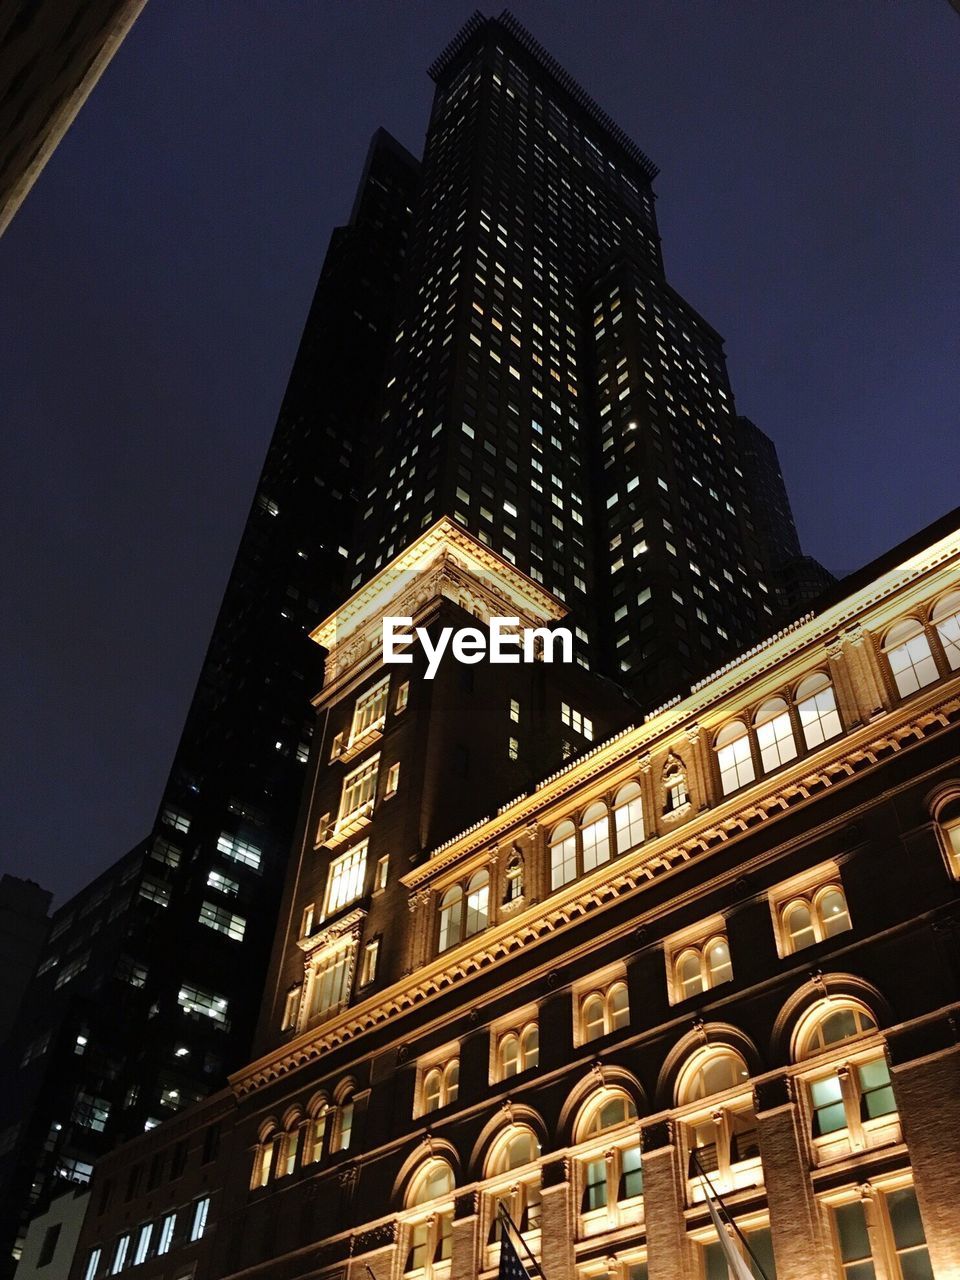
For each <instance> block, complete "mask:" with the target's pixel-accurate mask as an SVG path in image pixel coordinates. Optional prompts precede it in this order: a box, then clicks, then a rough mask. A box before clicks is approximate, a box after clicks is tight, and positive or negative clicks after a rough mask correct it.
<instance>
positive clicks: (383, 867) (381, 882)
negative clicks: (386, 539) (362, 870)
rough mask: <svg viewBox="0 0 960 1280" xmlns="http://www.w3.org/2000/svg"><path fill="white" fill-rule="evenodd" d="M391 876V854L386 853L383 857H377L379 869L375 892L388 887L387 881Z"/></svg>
mask: <svg viewBox="0 0 960 1280" xmlns="http://www.w3.org/2000/svg"><path fill="white" fill-rule="evenodd" d="M389 878H390V855H389V854H386V853H385V854H384V855H383V857H382V858H378V859H377V871H376V875H375V877H374V885H373V888H374V892H375V893H382V892H383V890H384V889H385V888H386V887H387V881H388V880H389Z"/></svg>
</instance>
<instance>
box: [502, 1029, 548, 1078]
mask: <svg viewBox="0 0 960 1280" xmlns="http://www.w3.org/2000/svg"><path fill="white" fill-rule="evenodd" d="M539 1061H540V1032H539V1029H538V1027H537V1024H536V1023H535V1022H531V1023H529V1024H528V1025H527V1026H525V1027H523V1028H522V1029H521V1030H516V1031H507V1032H505V1033H504V1034H503V1035H502V1036H501V1037H500V1039H499V1041H498V1043H497V1079H499V1080H507V1079H509V1077H510V1076H516V1075H519V1074H520V1072H521V1071H529V1070H530V1069H531V1068H532V1067H535V1066H537V1065H538V1064H539Z"/></svg>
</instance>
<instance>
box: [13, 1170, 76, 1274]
mask: <svg viewBox="0 0 960 1280" xmlns="http://www.w3.org/2000/svg"><path fill="white" fill-rule="evenodd" d="M89 1200H90V1192H89V1191H88V1190H87V1189H86V1187H83V1188H81V1187H75V1188H74V1189H73V1190H72V1191H67V1192H65V1193H64V1194H63V1195H62V1196H57V1198H56V1200H54V1201H53V1202H52V1203H51V1204H50V1206H49V1208H48V1209H47V1210H46V1211H45V1212H44V1213H41V1214H40V1215H39V1216H38V1217H36V1218H34V1219H33V1221H32V1222H31V1223H30V1227H29V1230H28V1231H27V1237H26V1239H25V1240H24V1242H23V1253H22V1254H21V1255H20V1264H19V1266H18V1267H17V1280H35V1278H36V1280H41V1278H42V1280H60V1277H64V1276H67V1275H69V1273H70V1267H71V1266H72V1264H73V1258H74V1255H75V1253H76V1250H77V1241H78V1240H79V1239H80V1230H81V1228H82V1226H83V1220H84V1216H85V1215H86V1212H87V1204H88V1202H89Z"/></svg>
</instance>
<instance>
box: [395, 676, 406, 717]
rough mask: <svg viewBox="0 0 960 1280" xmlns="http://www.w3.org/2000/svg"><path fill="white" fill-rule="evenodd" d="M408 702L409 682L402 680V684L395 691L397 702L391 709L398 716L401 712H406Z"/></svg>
mask: <svg viewBox="0 0 960 1280" xmlns="http://www.w3.org/2000/svg"><path fill="white" fill-rule="evenodd" d="M409 700H410V681H409V680H404V682H403V684H401V685H400V686H399V688H398V689H397V700H396V702H395V703H394V704H393V709H394V711H395V713H396V714H397V715H399V714H400V712H401V711H405V710H406V707H407V703H408V702H409Z"/></svg>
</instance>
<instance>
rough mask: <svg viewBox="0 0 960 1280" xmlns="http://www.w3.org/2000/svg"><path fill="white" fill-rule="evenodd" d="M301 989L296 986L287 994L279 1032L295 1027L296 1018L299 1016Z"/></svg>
mask: <svg viewBox="0 0 960 1280" xmlns="http://www.w3.org/2000/svg"><path fill="white" fill-rule="evenodd" d="M301 991H302V988H301V987H300V986H299V985H298V986H296V987H291V988H290V990H289V991H288V992H287V994H286V997H285V999H284V1002H283V1019H282V1021H281V1023H280V1030H281V1031H290V1030H291V1029H292V1028H293V1027H295V1026H296V1025H297V1018H298V1017H299V1016H300V993H301Z"/></svg>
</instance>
